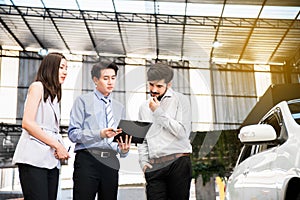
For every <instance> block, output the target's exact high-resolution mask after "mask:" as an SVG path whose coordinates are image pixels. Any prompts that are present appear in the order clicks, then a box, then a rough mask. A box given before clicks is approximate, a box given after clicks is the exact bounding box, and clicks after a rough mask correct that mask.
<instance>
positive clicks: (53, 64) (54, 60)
mask: <svg viewBox="0 0 300 200" xmlns="http://www.w3.org/2000/svg"><path fill="white" fill-rule="evenodd" d="M62 59H66V58H65V56H64V55H63V54H61V53H49V54H48V55H47V56H46V57H44V59H43V60H42V63H41V65H40V67H39V70H38V72H37V75H36V78H35V81H41V82H42V84H43V87H44V102H46V100H47V99H48V97H49V96H50V98H51V101H52V102H53V100H54V98H55V97H56V96H57V99H58V102H59V101H60V99H61V84H60V83H59V78H58V73H59V67H60V62H61V60H62Z"/></svg>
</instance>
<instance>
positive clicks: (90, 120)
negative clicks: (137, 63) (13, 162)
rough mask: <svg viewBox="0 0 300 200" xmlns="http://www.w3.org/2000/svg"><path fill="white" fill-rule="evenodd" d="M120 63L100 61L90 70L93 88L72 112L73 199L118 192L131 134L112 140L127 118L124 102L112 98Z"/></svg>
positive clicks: (107, 198)
mask: <svg viewBox="0 0 300 200" xmlns="http://www.w3.org/2000/svg"><path fill="white" fill-rule="evenodd" d="M117 72H118V66H117V65H116V64H115V63H114V62H100V63H97V64H95V65H94V66H93V68H92V70H91V76H92V80H93V81H94V83H95V86H96V88H95V90H94V91H93V92H90V93H87V94H83V95H81V96H79V97H78V98H77V99H76V100H75V102H74V105H73V108H72V110H71V114H70V124H69V130H68V135H69V138H70V140H71V141H72V142H74V143H76V145H75V152H76V156H75V161H74V173H73V182H74V188H73V199H74V200H94V199H95V197H96V194H98V199H101V200H116V199H117V193H118V179H119V175H118V172H119V167H120V164H119V160H118V158H117V154H118V153H119V154H120V157H126V156H127V154H128V152H129V149H130V145H131V138H128V137H126V139H125V141H122V139H120V140H121V141H118V143H117V142H113V137H114V136H116V135H117V134H119V133H121V132H122V130H121V129H117V126H118V124H119V121H120V120H121V119H124V118H125V109H124V107H123V105H122V104H121V103H119V102H117V101H116V100H114V99H112V98H111V93H112V91H113V89H114V86H115V82H116V77H117Z"/></svg>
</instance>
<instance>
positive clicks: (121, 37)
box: [112, 0, 127, 55]
mask: <svg viewBox="0 0 300 200" xmlns="http://www.w3.org/2000/svg"><path fill="white" fill-rule="evenodd" d="M112 4H113V6H114V11H115V15H116V20H117V25H118V30H119V34H120V39H121V43H122V48H123V52H124V55H126V54H127V53H126V48H125V44H124V40H123V35H122V30H121V26H120V21H119V18H118V15H117V10H116V5H115V1H114V0H112Z"/></svg>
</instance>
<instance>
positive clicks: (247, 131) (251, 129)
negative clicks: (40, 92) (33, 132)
mask: <svg viewBox="0 0 300 200" xmlns="http://www.w3.org/2000/svg"><path fill="white" fill-rule="evenodd" d="M238 137H239V139H240V141H241V142H242V143H246V144H249V143H250V144H261V143H270V142H274V141H275V140H276V139H277V134H276V131H275V129H274V128H273V127H272V126H271V125H269V124H255V125H249V126H245V127H243V128H242V129H241V130H240V133H239V135H238Z"/></svg>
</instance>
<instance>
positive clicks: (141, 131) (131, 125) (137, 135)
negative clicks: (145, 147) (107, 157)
mask: <svg viewBox="0 0 300 200" xmlns="http://www.w3.org/2000/svg"><path fill="white" fill-rule="evenodd" d="M151 125H152V122H145V121H132V120H121V121H120V123H119V125H118V128H122V133H119V134H118V135H116V136H115V137H114V140H113V141H114V142H117V139H119V138H120V137H122V140H123V142H124V141H125V136H126V135H129V136H132V139H131V143H136V144H137V143H139V144H141V143H143V141H144V138H145V137H146V134H147V132H148V130H149V128H150V127H151ZM119 141H120V139H119Z"/></svg>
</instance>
